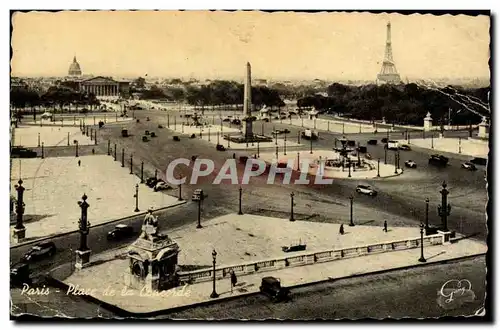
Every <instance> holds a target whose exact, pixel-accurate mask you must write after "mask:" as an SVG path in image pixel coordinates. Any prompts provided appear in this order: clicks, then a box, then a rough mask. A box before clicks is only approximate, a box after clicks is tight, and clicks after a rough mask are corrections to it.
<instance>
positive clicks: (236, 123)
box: [231, 119, 241, 125]
mask: <svg viewBox="0 0 500 330" xmlns="http://www.w3.org/2000/svg"><path fill="white" fill-rule="evenodd" d="M231 124H233V125H241V120H239V119H233V120H231Z"/></svg>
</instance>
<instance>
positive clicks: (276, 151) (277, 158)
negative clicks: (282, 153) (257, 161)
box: [275, 146, 278, 161]
mask: <svg viewBox="0 0 500 330" xmlns="http://www.w3.org/2000/svg"><path fill="white" fill-rule="evenodd" d="M275 154H276V161H278V146H276V152H275Z"/></svg>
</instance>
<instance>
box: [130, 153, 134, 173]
mask: <svg viewBox="0 0 500 330" xmlns="http://www.w3.org/2000/svg"><path fill="white" fill-rule="evenodd" d="M133 161H134V159H133V156H132V154H130V174H134V172H133V171H132V166H133Z"/></svg>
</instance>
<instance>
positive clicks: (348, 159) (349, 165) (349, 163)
mask: <svg viewBox="0 0 500 330" xmlns="http://www.w3.org/2000/svg"><path fill="white" fill-rule="evenodd" d="M347 166H348V167H349V175H348V176H347V177H348V178H350V177H351V158H349V156H348V157H347Z"/></svg>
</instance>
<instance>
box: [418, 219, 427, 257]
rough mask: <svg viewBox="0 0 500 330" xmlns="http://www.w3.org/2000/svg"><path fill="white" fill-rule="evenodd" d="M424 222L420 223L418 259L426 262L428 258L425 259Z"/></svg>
mask: <svg viewBox="0 0 500 330" xmlns="http://www.w3.org/2000/svg"><path fill="white" fill-rule="evenodd" d="M424 227H425V226H424V224H423V223H421V224H420V258H419V259H418V261H420V262H426V261H427V260H425V258H424Z"/></svg>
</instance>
